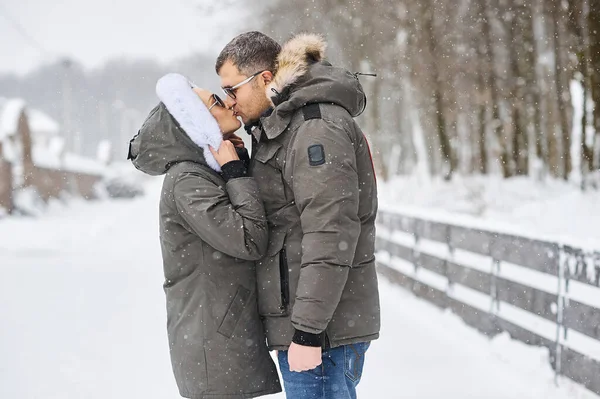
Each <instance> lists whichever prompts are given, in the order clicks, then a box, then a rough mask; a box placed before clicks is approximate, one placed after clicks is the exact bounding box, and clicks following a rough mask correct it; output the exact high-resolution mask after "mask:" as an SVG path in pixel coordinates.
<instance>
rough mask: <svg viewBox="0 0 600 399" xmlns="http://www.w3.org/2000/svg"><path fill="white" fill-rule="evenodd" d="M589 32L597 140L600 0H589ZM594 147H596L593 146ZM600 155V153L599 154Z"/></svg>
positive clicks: (599, 162)
mask: <svg viewBox="0 0 600 399" xmlns="http://www.w3.org/2000/svg"><path fill="white" fill-rule="evenodd" d="M589 1H590V2H589V5H590V8H589V14H588V32H589V34H590V36H589V43H590V64H591V65H590V69H591V79H590V80H591V85H590V87H591V88H592V100H593V101H594V112H593V118H594V121H593V126H594V131H595V141H596V142H597V141H598V140H600V0H589ZM592 148H594V147H592ZM597 155H598V156H600V154H597ZM597 168H600V159H598V158H596V160H595V161H594V169H597Z"/></svg>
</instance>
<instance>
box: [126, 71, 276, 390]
mask: <svg viewBox="0 0 600 399" xmlns="http://www.w3.org/2000/svg"><path fill="white" fill-rule="evenodd" d="M156 92H157V94H158V97H159V99H160V101H161V103H160V104H159V105H158V106H157V107H156V108H154V109H153V110H152V112H151V113H150V115H149V116H148V118H147V119H146V121H145V122H144V124H143V126H142V128H141V129H140V131H139V133H138V135H137V136H136V137H134V138H133V140H132V141H131V144H130V150H129V151H130V153H129V158H130V159H131V160H132V162H133V164H134V165H135V167H136V168H138V169H139V170H141V171H142V172H145V173H147V174H150V175H162V174H165V175H166V176H165V180H164V183H163V189H162V193H161V199H160V241H161V247H162V255H163V265H164V273H165V284H164V289H165V293H166V297H167V319H168V320H167V330H168V336H169V345H170V352H171V362H172V366H173V372H174V374H175V379H176V381H177V385H178V387H179V391H180V393H181V395H182V396H183V397H186V398H193V399H197V398H228V399H234V398H240V399H241V398H253V397H257V396H261V395H267V394H271V393H276V392H280V391H281V387H280V384H279V379H278V376H277V371H276V369H275V365H274V363H273V361H272V359H271V357H270V356H269V353H268V350H267V348H266V344H265V337H264V332H263V329H262V325H261V322H260V319H259V315H258V309H257V304H256V288H255V286H256V277H255V270H254V262H253V261H254V260H257V259H259V258H261V257H262V256H263V255H264V253H265V251H266V248H267V240H268V236H267V221H266V219H265V214H264V209H263V206H262V203H261V201H260V199H259V196H258V188H257V185H256V182H255V181H254V179H253V178H251V177H247V173H246V165H245V162H244V161H242V160H239V158H238V154H237V153H236V149H235V148H234V145H233V144H232V142H231V141H229V140H227V139H228V138H232V139H234V140H235V139H236V137H235V136H233V132H235V131H236V130H237V129H238V128H239V127H240V122H239V121H238V120H237V119H236V118H235V116H234V115H233V111H231V110H228V109H226V108H225V106H224V104H223V102H222V101H221V100H220V99H219V97H217V96H216V95H214V94H211V93H209V92H207V91H205V90H202V89H198V88H194V87H193V85H192V84H190V83H189V82H188V80H187V79H186V78H185V77H183V76H181V75H177V74H169V75H166V76H164V77H163V78H161V79H160V80H159V81H158V83H157V85H156ZM224 139H225V140H224ZM238 140H239V139H238ZM246 157H247V153H246Z"/></svg>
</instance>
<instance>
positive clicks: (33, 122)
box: [27, 108, 60, 136]
mask: <svg viewBox="0 0 600 399" xmlns="http://www.w3.org/2000/svg"><path fill="white" fill-rule="evenodd" d="M27 118H28V120H29V129H31V132H32V133H33V134H34V135H39V134H43V135H46V136H56V135H58V133H59V132H60V125H59V124H58V123H57V122H56V121H55V120H54V119H52V118H51V117H49V116H48V115H47V114H46V113H44V112H42V111H40V110H38V109H31V108H30V109H28V110H27Z"/></svg>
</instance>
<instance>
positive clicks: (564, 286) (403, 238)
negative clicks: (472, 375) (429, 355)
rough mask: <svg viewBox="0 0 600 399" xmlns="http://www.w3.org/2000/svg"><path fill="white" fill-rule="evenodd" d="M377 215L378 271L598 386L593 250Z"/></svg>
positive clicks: (597, 270) (599, 331)
mask: <svg viewBox="0 0 600 399" xmlns="http://www.w3.org/2000/svg"><path fill="white" fill-rule="evenodd" d="M378 223H379V226H378V228H379V230H378V236H377V244H376V245H377V250H378V268H379V271H380V273H381V274H382V275H384V276H385V277H387V278H388V279H389V280H391V281H392V282H394V283H396V284H399V285H401V286H403V287H405V288H407V289H408V290H411V291H412V292H413V293H414V294H415V295H417V296H419V297H421V298H423V299H426V300H428V301H430V302H432V303H434V304H435V305H437V306H439V307H441V308H445V309H450V310H452V311H453V312H454V313H456V314H457V315H459V316H460V317H461V318H462V319H463V320H464V321H465V322H466V323H467V324H469V325H471V326H473V327H475V328H477V329H478V330H480V331H482V332H483V333H485V334H487V335H489V336H494V335H496V334H498V333H501V332H503V331H506V332H508V333H509V334H510V335H511V336H512V337H513V338H514V339H517V340H520V341H522V342H525V343H527V344H530V345H537V346H545V347H547V348H548V349H549V350H550V357H549V358H550V362H551V365H552V367H553V368H554V370H555V371H556V374H557V375H564V376H566V377H568V378H570V379H572V380H574V381H576V382H578V383H580V384H582V385H584V386H585V387H586V388H588V389H589V390H591V391H593V392H595V393H597V394H600V302H598V301H595V300H597V299H598V298H600V288H599V287H600V284H599V280H600V252H598V251H589V250H588V251H584V250H582V249H579V248H573V247H570V246H566V245H560V244H558V243H555V242H547V241H540V240H535V239H531V238H526V237H519V236H515V235H509V234H503V233H497V232H493V231H485V230H481V229H472V228H468V227H464V226H459V225H453V224H445V223H439V222H435V221H431V220H425V219H422V218H418V217H413V216H409V215H402V214H398V213H392V212H388V211H381V212H380V213H379V215H378ZM386 253H387V255H386ZM594 304H595V306H594Z"/></svg>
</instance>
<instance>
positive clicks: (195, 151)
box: [129, 73, 223, 175]
mask: <svg viewBox="0 0 600 399" xmlns="http://www.w3.org/2000/svg"><path fill="white" fill-rule="evenodd" d="M194 87H195V85H194V84H193V83H191V82H190V81H188V79H187V78H185V77H184V76H182V75H179V74H176V73H170V74H167V75H165V76H163V77H162V78H160V79H159V80H158V82H157V83H156V94H157V96H158V98H159V100H160V101H161V102H160V104H158V105H157V106H156V107H155V108H154V109H153V110H152V111H151V112H150V115H148V118H146V121H145V122H144V124H143V125H142V127H141V129H140V131H139V132H138V134H137V135H136V136H135V137H134V138H133V139H132V140H131V143H130V149H129V159H131V160H132V162H133V164H134V165H135V167H136V168H138V169H139V170H141V171H142V172H144V173H147V174H150V175H161V174H164V173H166V172H167V170H168V169H169V167H171V166H172V165H173V164H175V163H178V162H183V161H192V162H197V163H203V164H206V165H208V166H209V167H211V168H212V169H213V170H215V171H216V172H220V171H221V168H220V166H219V164H218V163H217V161H216V160H215V158H214V157H213V155H212V153H211V152H210V151H209V149H208V146H209V145H210V146H212V147H213V148H219V146H220V145H221V142H222V141H223V136H222V134H221V130H220V129H219V125H218V124H217V121H216V120H215V118H214V117H213V116H212V115H211V114H210V112H209V111H208V108H207V107H206V106H205V105H204V103H203V102H202V100H201V99H200V97H199V96H198V95H197V94H196V93H195V92H194V91H193V88H194Z"/></svg>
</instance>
